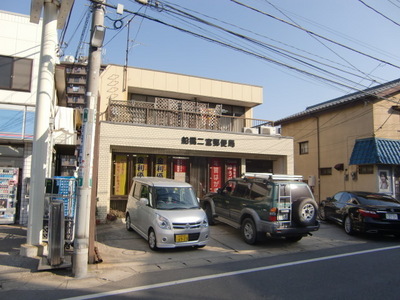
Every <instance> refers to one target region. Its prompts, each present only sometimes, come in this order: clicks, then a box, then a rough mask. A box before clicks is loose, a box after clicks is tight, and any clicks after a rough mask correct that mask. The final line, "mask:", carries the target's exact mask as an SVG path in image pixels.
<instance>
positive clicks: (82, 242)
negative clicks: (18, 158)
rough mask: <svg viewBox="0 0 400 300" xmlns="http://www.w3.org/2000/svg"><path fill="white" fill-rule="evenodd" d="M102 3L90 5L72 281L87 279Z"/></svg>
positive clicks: (102, 30) (103, 29) (99, 0)
mask: <svg viewBox="0 0 400 300" xmlns="http://www.w3.org/2000/svg"><path fill="white" fill-rule="evenodd" d="M104 3H105V0H97V1H92V30H91V40H90V50H89V66H88V69H89V70H88V76H87V84H86V108H85V109H84V112H83V125H82V150H81V153H80V157H79V174H78V203H77V211H76V225H75V240H74V253H73V257H72V271H73V274H74V277H78V278H82V277H85V276H86V275H87V268H88V255H89V224H90V222H89V221H90V203H91V192H92V175H93V156H94V138H95V132H96V113H97V99H98V90H99V75H100V67H101V50H102V44H103V39H104V33H105V28H104V26H103V25H104V5H103V4H104Z"/></svg>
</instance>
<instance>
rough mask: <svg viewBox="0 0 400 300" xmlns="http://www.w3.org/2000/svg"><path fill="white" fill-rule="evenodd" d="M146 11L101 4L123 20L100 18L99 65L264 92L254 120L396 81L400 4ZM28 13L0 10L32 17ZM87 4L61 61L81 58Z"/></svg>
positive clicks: (256, 3) (5, 2)
mask: <svg viewBox="0 0 400 300" xmlns="http://www.w3.org/2000/svg"><path fill="white" fill-rule="evenodd" d="M148 1H149V3H150V5H142V4H140V3H138V2H137V1H134V0H108V1H107V4H109V5H111V6H116V5H117V4H122V5H124V9H125V10H127V12H125V13H124V14H122V15H119V14H117V13H116V10H115V9H114V8H112V7H107V8H106V14H105V26H106V28H107V29H106V37H105V41H104V46H103V55H102V62H103V63H112V64H120V65H123V64H125V63H126V62H127V64H128V65H129V66H133V67H139V68H146V69H152V70H159V71H165V72H172V73H180V74H186V75H192V76H200V77H206V78H212V79H218V80H224V81H231V82H239V83H244V84H250V85H256V86H261V87H262V88H263V104H262V105H259V106H257V107H256V108H255V109H254V114H253V117H254V118H257V119H262V120H272V121H276V120H279V119H281V118H285V117H288V116H290V115H293V114H295V113H298V112H301V111H303V110H305V109H306V108H307V107H308V106H312V105H315V104H318V103H321V102H325V101H329V100H332V99H335V98H337V97H341V96H344V95H347V94H350V93H354V92H358V91H361V90H363V89H366V88H368V87H371V86H375V85H378V84H383V83H386V82H388V81H391V80H395V79H398V78H400V53H399V51H400V38H399V36H400V24H399V23H400V18H399V17H398V16H399V15H400V0H335V1H329V0H168V1H164V0H159V1H155V0H148ZM30 3H31V1H30V0H18V1H11V0H2V1H1V2H0V10H5V11H11V12H16V13H21V14H26V15H29V13H30ZM89 4H90V2H89V1H88V0H75V4H74V7H73V10H72V12H71V17H70V21H69V23H68V27H67V29H66V30H65V31H60V32H59V36H60V40H62V44H61V52H60V56H61V59H63V57H65V56H67V55H70V56H71V55H72V56H87V55H88V47H87V41H88V37H89V33H88V30H89V27H90V23H91V20H90V14H89V11H90V10H89ZM87 16H89V18H87ZM85 20H88V21H89V22H88V26H87V27H86V28H85V26H84V25H85ZM128 24H129V26H128ZM0 30H3V29H0ZM61 37H63V39H61ZM78 45H81V47H78ZM127 53H128V55H126V54H127ZM126 57H128V59H126Z"/></svg>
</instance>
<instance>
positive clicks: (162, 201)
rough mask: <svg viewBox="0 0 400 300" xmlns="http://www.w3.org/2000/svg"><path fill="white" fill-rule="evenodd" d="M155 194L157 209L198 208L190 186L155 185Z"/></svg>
mask: <svg viewBox="0 0 400 300" xmlns="http://www.w3.org/2000/svg"><path fill="white" fill-rule="evenodd" d="M155 194H156V197H155V200H156V208H157V209H165V210H172V209H191V208H199V202H198V201H197V198H196V196H195V194H194V191H193V188H191V187H156V188H155Z"/></svg>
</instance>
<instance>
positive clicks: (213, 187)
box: [210, 158, 222, 193]
mask: <svg viewBox="0 0 400 300" xmlns="http://www.w3.org/2000/svg"><path fill="white" fill-rule="evenodd" d="M221 185H222V166H221V159H219V158H213V159H211V167H210V191H211V192H214V193H215V192H217V190H218V189H219V188H220V187H221Z"/></svg>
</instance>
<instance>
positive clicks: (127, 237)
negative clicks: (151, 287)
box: [0, 222, 399, 299]
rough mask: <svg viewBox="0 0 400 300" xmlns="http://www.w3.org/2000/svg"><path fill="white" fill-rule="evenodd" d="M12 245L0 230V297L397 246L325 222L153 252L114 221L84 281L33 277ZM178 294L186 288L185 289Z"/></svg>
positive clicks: (17, 236) (95, 288)
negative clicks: (289, 232) (270, 235)
mask: <svg viewBox="0 0 400 300" xmlns="http://www.w3.org/2000/svg"><path fill="white" fill-rule="evenodd" d="M9 240H12V241H11V242H10V241H9ZM18 241H19V244H21V243H24V242H25V237H24V236H23V234H21V230H15V228H12V227H6V226H0V252H1V253H0V298H3V296H4V297H6V296H7V297H8V296H10V297H17V296H19V297H20V298H23V299H43V298H46V297H44V296H48V299H59V298H63V297H64V298H65V297H71V296H76V295H87V294H93V293H98V292H102V291H105V290H107V291H113V290H118V289H120V288H126V287H129V288H131V287H132V286H135V287H141V286H143V285H148V284H153V283H164V282H168V281H170V280H181V279H185V278H192V277H198V276H203V275H210V274H219V273H223V272H229V271H232V270H238V269H240V270H241V269H246V268H250V267H252V266H269V265H275V264H281V263H287V262H293V261H297V260H304V259H312V258H316V257H324V256H326V255H330V254H332V255H336V254H342V253H348V252H352V251H358V250H365V249H375V248H382V247H389V246H394V245H395V246H397V245H399V243H398V242H399V240H398V239H394V238H393V237H390V236H386V237H380V236H376V235H370V236H348V235H346V234H345V233H344V231H343V229H342V228H340V227H339V226H337V225H335V224H330V223H322V224H321V229H320V230H319V231H317V232H315V233H314V235H313V236H312V237H306V238H304V239H303V240H301V241H300V242H298V243H289V242H287V241H285V240H268V241H266V242H265V243H263V244H260V245H248V244H246V243H244V242H243V240H242V238H241V236H240V232H239V231H238V230H235V229H233V228H231V227H229V226H227V225H224V224H218V225H216V226H212V227H211V240H210V242H209V244H208V245H207V246H206V247H205V248H203V249H172V250H164V251H158V252H153V251H151V250H149V248H148V246H147V242H146V241H145V240H144V239H142V238H141V237H140V236H138V235H137V234H136V233H134V232H128V231H126V230H125V225H124V224H123V223H122V222H119V223H118V222H114V223H111V224H104V225H100V226H98V228H97V241H98V242H97V246H98V248H99V252H100V255H101V257H102V258H103V263H100V264H96V265H90V266H89V276H88V278H83V279H75V278H73V277H72V276H71V272H70V270H55V271H51V272H50V271H48V272H34V271H35V270H34V269H33V268H32V261H31V259H29V260H27V259H21V258H18V256H17V255H15V252H16V251H17V246H18ZM9 242H10V243H9ZM7 245H12V248H7ZM360 264H361V263H360ZM305 266H306V265H304V266H303V267H305ZM299 267H300V266H299ZM344 270H346V269H345V268H344ZM31 271H33V273H32V272H31ZM267 275H268V274H267ZM267 275H266V276H267ZM268 276H270V275H268ZM282 276H283V277H282V278H281V279H282V280H283V279H284V280H292V277H291V276H292V275H291V273H289V274H288V275H282ZM285 276H286V277H285ZM297 276H299V275H297ZM218 280H219V279H218ZM180 289H186V285H184V286H182V287H180ZM135 297H136V296H135Z"/></svg>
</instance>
